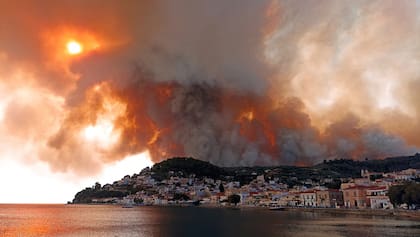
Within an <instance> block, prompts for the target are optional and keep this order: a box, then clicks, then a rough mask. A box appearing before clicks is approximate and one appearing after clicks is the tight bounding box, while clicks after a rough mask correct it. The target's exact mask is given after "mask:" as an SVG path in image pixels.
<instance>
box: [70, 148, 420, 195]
mask: <svg viewBox="0 0 420 237" xmlns="http://www.w3.org/2000/svg"><path fill="white" fill-rule="evenodd" d="M409 168H416V169H420V154H415V155H413V156H406V157H393V158H387V159H384V160H365V161H354V160H346V159H340V160H331V161H324V162H323V163H321V164H317V165H314V166H311V167H296V166H278V167H218V166H215V165H213V164H211V163H209V162H207V161H201V160H197V159H193V158H187V157H175V158H171V159H167V160H165V161H162V162H160V163H157V164H155V165H153V167H152V168H151V169H144V170H143V171H142V172H140V173H139V174H134V175H133V176H128V175H127V176H126V177H124V178H123V179H122V180H120V181H115V182H114V183H113V184H107V185H105V186H103V187H102V186H101V185H100V184H99V183H97V184H95V186H94V187H92V188H86V189H84V190H82V191H80V192H78V193H77V194H76V196H75V198H74V200H73V203H90V202H92V200H93V199H97V198H112V197H117V198H119V197H124V196H126V195H128V194H134V193H136V192H138V191H142V192H148V193H154V192H155V191H154V190H153V188H152V186H153V185H157V186H160V185H165V184H164V183H161V181H162V180H168V179H170V177H171V176H175V177H183V178H190V177H194V178H196V179H203V178H212V179H215V180H217V179H218V180H222V181H239V182H240V184H241V185H244V184H247V183H249V182H250V181H252V180H254V179H256V177H257V176H258V175H262V174H264V178H265V179H266V180H277V181H278V182H280V183H284V184H287V186H288V187H293V186H295V185H304V186H307V187H311V185H312V184H319V185H324V186H326V187H329V188H339V186H340V184H341V180H342V178H351V177H353V178H355V177H360V170H361V169H367V170H369V171H375V172H384V173H387V172H393V171H400V170H405V169H409ZM139 176H150V177H151V178H152V179H153V180H155V181H156V182H155V181H152V183H153V184H151V183H148V184H145V183H140V184H138V183H137V181H136V180H137V177H139ZM151 185H152V186H151Z"/></svg>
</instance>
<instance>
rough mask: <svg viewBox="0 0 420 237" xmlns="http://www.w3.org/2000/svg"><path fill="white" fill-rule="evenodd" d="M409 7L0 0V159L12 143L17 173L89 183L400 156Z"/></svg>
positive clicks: (409, 143) (408, 149)
mask: <svg viewBox="0 0 420 237" xmlns="http://www.w3.org/2000/svg"><path fill="white" fill-rule="evenodd" d="M419 8H420V7H419V4H418V3H417V2H416V1H411V0H409V1H398V2H396V1H362V0H360V1H328V0H325V1H287V0H284V1H283V0H278V1H276V0H271V1H243V0H241V1H239V0H232V1H188V0H185V1H124V2H119V1H106V2H103V1H59V2H58V1H36V2H33V1H19V3H15V2H12V1H5V0H0V13H1V14H0V65H1V66H0V93H1V95H2V96H1V97H0V121H1V125H0V132H1V134H3V135H1V137H0V139H1V140H2V141H3V140H4V141H5V142H3V145H0V148H1V150H3V151H4V152H0V157H5V156H8V155H10V151H11V150H13V149H14V148H16V147H20V146H22V144H23V147H24V149H23V150H24V152H23V153H22V154H23V155H22V156H24V157H25V158H24V159H26V160H27V161H37V160H39V159H40V160H42V161H45V162H47V163H48V164H49V165H50V167H51V168H52V169H53V170H57V171H61V172H75V173H79V174H90V173H92V172H95V171H99V170H100V168H101V166H102V165H103V164H105V163H107V162H112V161H115V160H120V159H123V158H124V157H126V156H128V155H132V154H137V153H139V152H144V151H149V152H150V155H151V157H152V159H153V160H154V161H160V160H163V159H166V158H168V157H171V156H181V155H186V156H193V157H196V158H199V159H203V160H208V161H211V162H213V163H215V164H218V165H224V166H239V165H246V166H253V165H280V164H297V165H308V164H313V163H317V162H320V161H322V160H323V159H333V158H353V159H364V158H365V157H368V158H383V157H386V156H394V155H406V154H411V153H413V152H416V151H418V150H419V149H418V147H420V140H419V139H418V136H417V134H418V133H419V132H420V124H419V121H420V119H419V117H418V116H419V115H418V114H419V112H420V111H419V108H420V104H419V101H420V98H419V97H418V94H419V93H417V91H418V89H419V88H420V55H419V54H418V52H420V35H419V34H418V32H419V31H420V18H419V17H418V16H419V15H420V14H419V12H420V10H419ZM70 39H77V40H79V41H80V42H81V43H82V44H83V45H84V47H85V51H84V52H83V53H82V54H81V55H79V56H70V55H67V54H66V53H65V52H64V47H65V43H66V41H68V40H70ZM3 148H4V149H3ZM12 148H13V149H12Z"/></svg>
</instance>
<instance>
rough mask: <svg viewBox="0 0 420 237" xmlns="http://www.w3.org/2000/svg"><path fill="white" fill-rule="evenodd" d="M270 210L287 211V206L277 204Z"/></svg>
mask: <svg viewBox="0 0 420 237" xmlns="http://www.w3.org/2000/svg"><path fill="white" fill-rule="evenodd" d="M269 210H270V211H285V210H286V208H284V207H281V206H275V207H270V208H269Z"/></svg>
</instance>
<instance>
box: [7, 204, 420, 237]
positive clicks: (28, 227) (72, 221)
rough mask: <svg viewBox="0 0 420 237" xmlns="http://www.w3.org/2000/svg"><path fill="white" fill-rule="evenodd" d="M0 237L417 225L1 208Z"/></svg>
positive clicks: (418, 228) (311, 216) (308, 231)
mask: <svg viewBox="0 0 420 237" xmlns="http://www.w3.org/2000/svg"><path fill="white" fill-rule="evenodd" d="M0 236H63V237H73V236H93V237H96V236H113V237H114V236H145V237H149V236H152V237H154V236H159V237H161V236H183V237H184V236H261V237H263V236H264V237H265V236H286V237H287V236H311V237H317V236H328V237H334V236H372V237H374V236H420V223H419V222H418V221H415V220H399V219H394V218H385V217H362V218H361V217H357V216H351V215H348V216H346V215H338V214H336V215H328V214H320V213H303V212H272V211H267V210H253V209H243V210H228V209H217V208H213V209H212V208H194V207H191V208H177V207H168V208H159V207H138V208H130V209H125V208H121V207H118V206H83V205H80V206H76V205H0Z"/></svg>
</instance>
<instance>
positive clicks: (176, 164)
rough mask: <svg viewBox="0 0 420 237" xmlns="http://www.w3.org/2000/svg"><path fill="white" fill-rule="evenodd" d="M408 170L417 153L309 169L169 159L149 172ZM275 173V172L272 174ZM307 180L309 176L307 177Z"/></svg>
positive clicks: (350, 173)
mask: <svg viewBox="0 0 420 237" xmlns="http://www.w3.org/2000/svg"><path fill="white" fill-rule="evenodd" d="M409 168H416V169H420V154H415V155H413V156H404V157H392V158H386V159H383V160H364V161H355V160H348V159H337V160H330V161H324V162H323V163H320V164H317V165H314V166H310V167H297V166H278V167H218V166H215V165H212V164H211V163H209V162H206V161H201V160H196V159H193V158H180V157H177V158H172V159H167V160H165V161H162V162H160V163H157V164H155V165H154V166H153V167H152V169H151V171H152V172H153V173H154V177H155V178H157V179H161V178H167V177H168V175H169V172H170V171H172V172H176V173H179V174H181V173H182V175H183V176H186V175H190V174H195V175H196V176H198V177H210V178H221V176H232V177H233V178H234V177H235V176H237V175H249V174H257V175H258V174H262V173H264V172H265V173H267V170H269V171H270V173H272V174H275V173H277V174H278V175H280V174H281V175H282V176H284V175H286V176H287V175H289V176H292V175H298V176H313V175H317V176H321V177H332V178H346V177H358V176H359V175H360V170H361V169H367V170H369V171H375V172H384V173H387V172H393V171H400V170H405V169H409ZM274 171H277V172H274ZM308 178H309V177H308Z"/></svg>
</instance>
